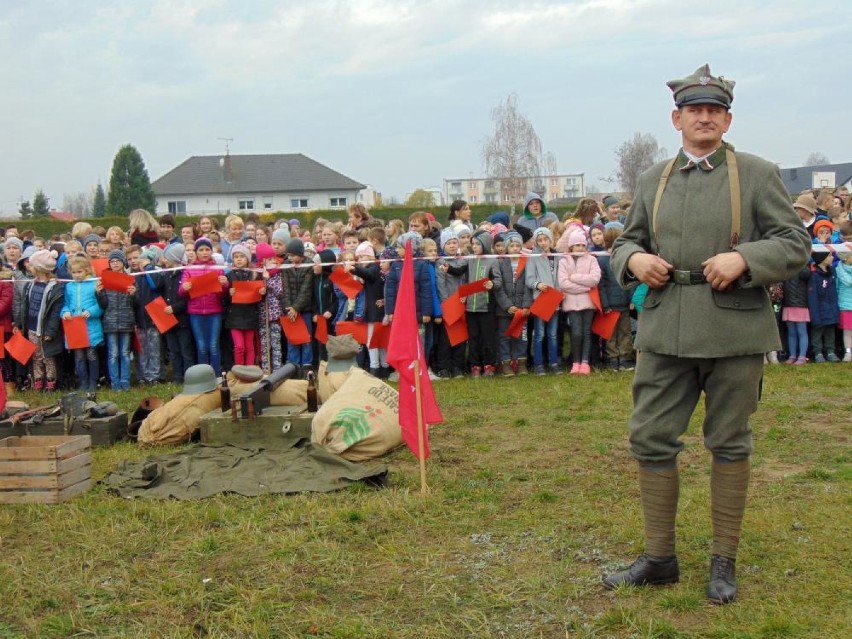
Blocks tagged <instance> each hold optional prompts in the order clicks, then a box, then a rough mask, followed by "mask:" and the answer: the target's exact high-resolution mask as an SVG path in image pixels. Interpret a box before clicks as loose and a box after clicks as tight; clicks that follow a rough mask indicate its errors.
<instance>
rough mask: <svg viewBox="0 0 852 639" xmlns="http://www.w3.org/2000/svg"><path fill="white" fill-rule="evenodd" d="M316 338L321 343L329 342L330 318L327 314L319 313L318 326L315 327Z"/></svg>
mask: <svg viewBox="0 0 852 639" xmlns="http://www.w3.org/2000/svg"><path fill="white" fill-rule="evenodd" d="M314 339H316V340H317V341H318V342H319V343H320V344H328V320H327V319H326V318H325V315H322V314H319V315H317V327H316V328H315V329H314Z"/></svg>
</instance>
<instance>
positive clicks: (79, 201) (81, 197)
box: [62, 192, 91, 217]
mask: <svg viewBox="0 0 852 639" xmlns="http://www.w3.org/2000/svg"><path fill="white" fill-rule="evenodd" d="M62 210H63V211H67V212H68V213H73V214H74V215H76V216H77V217H88V216H89V214H90V213H91V206H90V204H89V196H88V194H86V193H83V192H80V193H65V194H64V195H63V196H62Z"/></svg>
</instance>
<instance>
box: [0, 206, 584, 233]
mask: <svg viewBox="0 0 852 639" xmlns="http://www.w3.org/2000/svg"><path fill="white" fill-rule="evenodd" d="M574 208H575V205H568V206H564V207H557V208H555V209H551V210H553V211H554V213H556V214H557V215H558V216H560V217H562V214H563V213H565V212H567V211H573V210H574ZM418 210H422V209H418V208H415V207H406V206H389V207H382V208H374V209H371V210H370V215H372V216H373V217H376V218H379V219H382V220H385V221H387V220H392V219H394V218H399V219H401V220H403V221H405V220H407V219H408V216H409V215H411V214H412V213H414V212H415V211H418ZM471 210H472V213H473V217H472V219H473V221H474V223H479V222H481V221H482V220H484V219H485V218H486V217H488V216H489V215H491V214H492V213H495V212H497V211H506V212H507V213H511V209H510V208H508V207H501V206H495V205H489V204H483V205H474V206H471ZM520 211H521V208H520V206H518V207H517V208H516V213H520ZM432 213H433V214H434V215H435V219H436V220H437V221H438V222H440V223H441V224H446V222H447V215H448V213H449V207H440V208H434V209H432ZM209 217H212V218H214V219H216V220H218V221H219V226H220V228H221V227H222V224H223V222H224V221H225V218H226V217H227V216H226V215H210V216H209ZM258 217H259V218H260V220H261V221H262V222H263V223H265V224H272V223H273V222H275V221H276V220H279V219H281V218H286V219H288V220H289V219H291V218H296V219H298V220H300V221H301V222H302V226H303V227H305V226H313V224H314V222H315V221H316V220H317V219H318V218H321V217H322V218H325V219H327V220H338V219H342V220H346V217H347V216H346V211H342V210H340V209H333V210H331V209H330V210H317V211H308V212H298V213H296V212H292V211H290V212H286V211H275V212H273V213H260V214H259V215H258ZM197 219H198V216H194V215H189V216H184V215H178V216H176V217H175V222H176V224H177V225H178V227H180V225H181V224H182V223H183V222H184V221H186V220H197ZM82 221H85V222H88V223H89V224H91V225H92V226H103V227H104V228H109V227H111V226H120V227H121V228H122V229H127V218H126V217H101V218H87V219H84V220H82ZM16 224H17V226H18V230H19V231H24V230H27V229H32V230H33V231H34V232H35V234H36V236H39V237H44V238H50V237H51V236H53V235H59V234H61V233H67V232H68V231H70V230H71V227H72V226H73V225H74V223H73V222H64V221H61V220H54V219H52V218H32V219H29V220H17V222H16ZM0 226H2V222H0Z"/></svg>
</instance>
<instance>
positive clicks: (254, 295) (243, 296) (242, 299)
mask: <svg viewBox="0 0 852 639" xmlns="http://www.w3.org/2000/svg"><path fill="white" fill-rule="evenodd" d="M232 286H233V287H234V288H235V289H236V291H234V295H233V296H232V297H231V301H232V302H233V303H234V304H256V303H257V302H259V301H261V300H262V299H263V295H261V294H260V289H262V288H263V287H264V286H266V282H264V281H263V280H251V281H247V282H234V283H233V284H232Z"/></svg>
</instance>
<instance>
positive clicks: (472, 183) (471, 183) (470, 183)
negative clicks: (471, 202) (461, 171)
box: [467, 180, 476, 189]
mask: <svg viewBox="0 0 852 639" xmlns="http://www.w3.org/2000/svg"><path fill="white" fill-rule="evenodd" d="M467 188H469V189H475V188H476V182H475V181H473V180H471V181H470V182H468V183H467Z"/></svg>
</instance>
